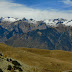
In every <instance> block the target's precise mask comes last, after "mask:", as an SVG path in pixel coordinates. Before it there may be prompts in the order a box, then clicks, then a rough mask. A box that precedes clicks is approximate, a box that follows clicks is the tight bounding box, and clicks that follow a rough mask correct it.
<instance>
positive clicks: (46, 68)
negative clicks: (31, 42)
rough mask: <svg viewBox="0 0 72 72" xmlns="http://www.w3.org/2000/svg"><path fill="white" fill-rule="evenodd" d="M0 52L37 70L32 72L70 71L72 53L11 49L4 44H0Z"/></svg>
mask: <svg viewBox="0 0 72 72" xmlns="http://www.w3.org/2000/svg"><path fill="white" fill-rule="evenodd" d="M0 51H1V52H3V53H4V55H5V56H8V57H11V58H14V59H16V60H19V61H21V62H22V63H24V64H26V65H28V66H30V67H34V68H38V69H37V70H36V69H33V70H34V71H33V72H38V71H39V72H62V71H66V70H72V52H66V51H61V50H53V51H51V50H43V49H32V48H31V49H30V48H13V47H10V46H7V45H5V44H0ZM40 70H41V71H40ZM30 72H32V71H30Z"/></svg>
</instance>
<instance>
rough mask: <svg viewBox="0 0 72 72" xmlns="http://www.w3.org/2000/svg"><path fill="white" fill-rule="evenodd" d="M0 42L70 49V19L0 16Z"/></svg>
mask: <svg viewBox="0 0 72 72" xmlns="http://www.w3.org/2000/svg"><path fill="white" fill-rule="evenodd" d="M0 42H1V43H6V44H7V45H11V46H14V47H28V48H40V49H49V50H67V51H71V50H72V20H66V19H63V18H58V19H48V20H42V21H36V20H33V19H26V18H23V19H18V18H14V17H5V18H4V17H1V18H0Z"/></svg>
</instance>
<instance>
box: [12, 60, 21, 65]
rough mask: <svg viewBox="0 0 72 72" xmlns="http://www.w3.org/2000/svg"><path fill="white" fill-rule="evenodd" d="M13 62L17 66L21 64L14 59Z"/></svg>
mask: <svg viewBox="0 0 72 72" xmlns="http://www.w3.org/2000/svg"><path fill="white" fill-rule="evenodd" d="M12 63H13V64H14V65H15V66H21V65H20V63H19V62H17V61H12Z"/></svg>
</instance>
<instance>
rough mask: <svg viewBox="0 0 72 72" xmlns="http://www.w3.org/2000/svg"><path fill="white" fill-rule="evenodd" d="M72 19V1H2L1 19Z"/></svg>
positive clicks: (0, 3)
mask: <svg viewBox="0 0 72 72" xmlns="http://www.w3.org/2000/svg"><path fill="white" fill-rule="evenodd" d="M1 16H4V17H6V16H13V17H19V18H23V17H26V18H34V19H36V20H44V19H51V18H66V19H72V0H0V17H1Z"/></svg>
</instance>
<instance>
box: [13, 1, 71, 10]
mask: <svg viewBox="0 0 72 72" xmlns="http://www.w3.org/2000/svg"><path fill="white" fill-rule="evenodd" d="M64 1H67V2H69V1H70V2H71V1H72V0H14V2H15V3H20V4H24V5H26V6H28V7H32V8H37V9H50V8H51V9H58V10H70V9H72V7H71V6H69V4H66V3H64ZM68 6H69V7H68Z"/></svg>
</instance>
